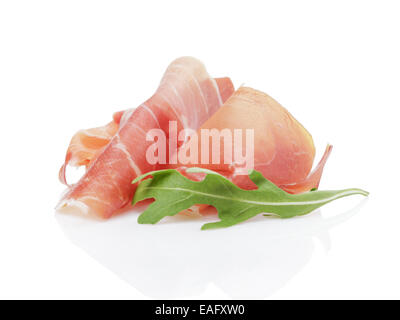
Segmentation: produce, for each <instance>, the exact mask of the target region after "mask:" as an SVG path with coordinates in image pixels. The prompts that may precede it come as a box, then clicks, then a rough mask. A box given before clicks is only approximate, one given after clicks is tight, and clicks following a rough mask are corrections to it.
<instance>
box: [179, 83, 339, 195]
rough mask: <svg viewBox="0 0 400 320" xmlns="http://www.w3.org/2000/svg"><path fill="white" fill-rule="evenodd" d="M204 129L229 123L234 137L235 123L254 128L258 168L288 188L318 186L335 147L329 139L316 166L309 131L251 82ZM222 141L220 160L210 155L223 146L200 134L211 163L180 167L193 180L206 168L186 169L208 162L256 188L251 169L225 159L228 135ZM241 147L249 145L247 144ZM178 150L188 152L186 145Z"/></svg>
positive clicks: (238, 182)
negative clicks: (241, 169)
mask: <svg viewBox="0 0 400 320" xmlns="http://www.w3.org/2000/svg"><path fill="white" fill-rule="evenodd" d="M203 129H209V130H212V129H218V130H220V131H222V130H227V129H228V130H230V131H231V136H232V137H233V136H234V130H235V129H241V130H242V132H245V130H246V129H252V130H254V169H256V170H257V171H260V172H261V173H262V174H263V176H264V177H265V178H267V179H268V180H270V181H271V182H273V183H274V184H276V185H277V186H278V187H280V188H281V189H283V190H285V191H287V192H289V193H302V192H305V191H310V190H311V189H314V188H318V185H319V182H320V179H321V176H322V172H323V168H324V165H325V163H326V161H327V159H328V157H329V154H330V152H331V150H332V146H329V145H328V146H327V148H326V151H325V153H324V155H323V157H322V159H321V161H320V163H319V164H318V165H317V167H316V168H315V169H314V170H313V171H311V169H312V166H313V162H314V157H315V147H314V142H313V139H312V137H311V135H310V133H309V132H308V131H307V130H306V129H305V128H304V127H303V126H302V125H301V124H300V123H299V122H298V121H297V120H296V119H295V118H294V117H293V116H292V115H291V114H290V113H289V112H288V111H287V110H286V109H285V108H284V107H282V106H281V105H280V104H279V103H278V102H277V101H276V100H274V99H273V98H271V97H270V96H269V95H267V94H265V93H263V92H261V91H258V90H255V89H252V88H248V87H240V88H239V89H238V90H237V91H236V92H235V93H234V94H233V95H232V96H231V97H230V98H229V99H228V100H227V101H226V102H225V104H224V105H223V106H222V107H221V108H220V109H219V110H218V111H217V112H216V113H215V114H214V115H213V116H212V117H211V118H210V119H208V120H207V121H206V122H205V123H204V124H203V125H202V126H201V127H200V128H199V130H198V134H197V136H198V137H201V136H202V135H201V130H203ZM244 136H245V135H244V134H243V137H244ZM220 141H221V143H220V145H219V148H220V150H219V151H220V152H219V153H220V159H219V161H218V164H215V163H214V164H213V163H212V159H211V155H212V154H213V153H215V152H216V151H218V150H215V147H216V145H215V144H211V143H210V141H205V140H204V139H203V140H202V139H201V138H199V139H198V144H199V145H198V147H197V149H198V150H203V149H207V148H208V149H209V150H208V154H209V155H210V159H209V164H202V163H201V161H200V159H199V160H198V163H197V164H182V165H179V164H178V165H177V166H176V167H177V168H179V170H180V171H181V172H183V173H184V174H185V175H187V176H188V177H189V178H191V179H193V180H200V179H202V174H196V173H186V170H185V169H186V168H188V167H203V168H206V169H212V170H214V171H217V172H219V173H221V174H222V175H224V176H226V177H227V178H229V179H230V180H232V181H233V182H234V183H235V184H236V185H237V186H239V187H241V188H243V189H255V188H257V186H256V185H255V184H254V183H253V182H252V181H251V180H250V179H249V177H248V175H247V174H242V173H241V174H238V172H239V169H240V168H242V167H243V165H240V166H239V165H238V164H237V163H235V162H234V161H232V162H226V161H225V158H224V157H225V153H224V150H225V149H224V139H223V138H221V140H220ZM243 142H244V138H243V140H242V143H243ZM189 143H190V141H189V142H188V143H187V144H189ZM235 143H236V144H235ZM205 144H206V147H204V145H205ZM237 146H238V145H237V141H233V149H234V148H236V147H237ZM242 150H245V146H243V148H242ZM179 152H185V145H183V146H182V148H181V150H180V151H179ZM243 152H244V151H243ZM200 156H201V154H200V155H199V157H200Z"/></svg>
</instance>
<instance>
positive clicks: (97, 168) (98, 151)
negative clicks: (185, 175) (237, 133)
mask: <svg viewBox="0 0 400 320" xmlns="http://www.w3.org/2000/svg"><path fill="white" fill-rule="evenodd" d="M233 91H234V88H233V84H232V82H231V80H230V79H229V78H221V79H213V78H210V76H209V75H208V73H207V71H206V69H205V67H204V66H203V64H202V63H201V62H200V61H198V60H197V59H194V58H191V57H183V58H179V59H177V60H175V61H174V62H172V63H171V64H170V66H169V67H168V68H167V70H166V72H165V74H164V77H163V78H162V80H161V83H160V85H159V87H158V89H157V91H156V93H155V94H154V95H153V96H152V97H151V98H150V99H148V100H147V101H145V102H144V103H143V104H141V105H140V106H139V107H138V108H136V109H134V110H133V109H132V110H126V111H124V112H122V113H121V112H120V113H117V114H115V115H114V119H113V121H112V122H111V123H109V124H108V125H106V126H105V127H102V128H95V129H90V130H86V131H82V132H79V133H78V134H77V135H76V136H74V138H73V139H72V141H71V145H70V147H69V149H68V152H67V156H66V162H65V164H64V165H63V167H62V168H61V170H60V179H61V180H62V181H63V182H66V179H65V168H66V165H67V164H68V163H69V164H74V165H85V166H87V171H86V173H85V174H84V176H83V177H82V178H81V179H80V180H79V181H78V182H77V183H76V184H74V185H73V186H71V187H70V189H69V190H68V191H67V193H66V194H65V196H64V197H63V198H62V199H61V201H60V202H59V204H58V206H57V209H58V210H61V211H74V212H80V213H84V214H91V215H95V216H98V217H101V218H109V217H111V216H112V215H113V214H114V213H116V212H117V211H118V210H119V209H121V208H123V207H125V206H126V205H127V204H128V203H129V202H130V200H131V199H132V196H133V194H134V191H135V185H132V184H131V181H132V180H133V179H134V178H135V177H137V176H138V175H141V174H143V173H146V172H148V171H151V170H155V169H157V166H156V165H154V164H150V163H149V162H148V161H147V160H146V157H145V155H146V150H147V148H148V147H149V145H150V144H152V142H150V141H146V134H147V132H148V131H149V130H151V129H161V130H162V131H163V132H165V133H166V136H167V137H168V136H169V122H170V121H176V123H177V129H178V132H179V130H182V129H192V130H197V129H198V128H199V127H200V125H201V124H203V123H204V122H205V121H206V120H207V119H209V118H210V117H211V116H212V115H213V114H214V113H215V112H216V111H217V110H218V109H219V108H220V106H221V105H222V104H223V103H224V102H225V101H226V100H227V98H228V97H229V96H230V95H231V94H232V93H233Z"/></svg>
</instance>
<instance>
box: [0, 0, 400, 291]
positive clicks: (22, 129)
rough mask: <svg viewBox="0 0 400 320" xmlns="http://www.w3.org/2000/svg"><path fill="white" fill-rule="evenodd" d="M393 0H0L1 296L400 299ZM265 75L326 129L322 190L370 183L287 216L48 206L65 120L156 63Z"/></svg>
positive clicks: (96, 107) (77, 124)
mask: <svg viewBox="0 0 400 320" xmlns="http://www.w3.org/2000/svg"><path fill="white" fill-rule="evenodd" d="M399 16H400V8H399V4H398V1H382V0H380V1H291V2H289V1H274V2H269V1H249V0H246V1H232V0H229V1H204V0H203V1H137V2H135V1H126V2H124V1H25V2H24V1H1V2H0V110H1V111H0V112H1V124H0V130H1V138H2V144H1V149H0V150H1V151H0V153H1V157H0V164H1V165H0V179H1V181H0V188H1V192H0V195H1V211H0V212H1V213H0V298H122V299H142V298H158V297H162V298H199V299H202V298H241V297H244V298H247V297H249V298H269V299H276V298H400V292H399V287H400V276H399V270H400V256H399V245H400V231H399V229H400V225H399V222H400V212H399V205H398V202H399V200H398V199H399V192H400V191H399V160H400V159H399V143H398V138H399V111H398V110H399V108H400V94H399V88H400V86H399V85H400V62H399V61H400V42H399V32H400V19H399ZM182 55H192V56H195V57H197V58H199V59H201V60H202V61H203V62H204V63H205V65H206V67H207V69H208V71H209V73H210V74H211V75H213V76H215V77H219V76H230V77H231V78H232V80H233V81H234V83H235V85H236V86H239V85H241V84H243V83H244V84H246V85H248V86H253V87H255V88H257V89H259V90H262V91H265V92H267V93H268V94H270V95H271V96H273V97H274V98H276V99H277V100H278V101H279V102H280V103H281V104H283V105H284V106H285V107H286V108H288V109H289V110H290V112H291V113H292V114H293V115H294V116H295V117H296V118H297V119H298V120H299V121H300V122H302V123H303V124H304V126H305V127H306V128H307V129H308V130H309V131H310V132H311V133H312V134H313V136H314V139H315V142H316V146H317V148H318V156H319V155H320V154H321V152H322V150H323V149H324V147H325V144H326V143H327V142H329V143H332V144H333V145H334V151H333V154H332V156H331V158H330V159H329V161H328V164H327V166H326V170H325V172H324V176H323V179H322V183H321V188H322V189H330V188H331V189H337V188H347V187H360V188H364V189H366V190H368V191H370V192H371V195H370V197H369V199H368V200H366V201H362V199H361V198H360V197H354V198H351V199H344V200H339V201H337V203H333V204H331V205H328V206H327V207H324V208H322V209H321V211H320V212H317V213H314V214H311V215H309V216H306V217H302V218H296V219H292V220H285V221H281V220H277V219H266V218H262V217H261V218H257V219H255V221H253V222H249V223H245V224H242V225H240V226H237V227H234V228H231V229H229V230H220V231H215V232H214V231H210V232H200V231H199V228H200V226H201V224H202V223H203V222H204V221H201V220H194V221H189V220H187V219H182V218H177V219H169V220H168V219H167V220H168V221H166V222H164V223H161V224H160V225H156V226H142V225H140V226H139V225H137V223H136V218H137V213H135V212H131V213H130V214H128V215H126V216H125V217H120V218H115V219H111V220H110V221H109V222H106V223H99V222H93V221H88V220H84V219H76V218H75V219H74V218H71V217H67V216H61V215H59V214H55V212H54V207H55V205H56V203H57V201H58V199H59V197H60V195H61V193H62V192H63V191H64V187H63V186H62V185H61V184H60V183H59V182H58V179H57V174H58V169H59V167H60V165H61V163H62V162H63V158H64V155H65V150H66V148H67V145H68V143H69V139H70V137H71V136H72V134H73V133H74V132H75V131H77V130H78V129H81V128H88V127H92V126H97V125H102V124H105V123H107V122H108V121H109V120H110V119H111V115H112V113H113V112H114V111H117V110H120V109H124V108H128V107H135V106H137V105H139V104H140V103H141V102H143V101H144V100H146V99H147V98H148V97H149V96H150V95H151V94H152V93H153V92H154V90H155V89H156V87H157V85H158V82H159V80H160V79H161V76H162V74H163V72H164V70H165V68H166V67H167V65H168V64H169V63H170V62H171V61H172V60H173V59H175V58H177V57H179V56H182Z"/></svg>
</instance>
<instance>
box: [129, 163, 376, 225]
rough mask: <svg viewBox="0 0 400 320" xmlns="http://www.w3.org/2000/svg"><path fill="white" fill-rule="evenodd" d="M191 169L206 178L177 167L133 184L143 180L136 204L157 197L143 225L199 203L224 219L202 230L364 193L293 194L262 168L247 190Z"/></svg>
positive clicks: (290, 213) (285, 215) (300, 211)
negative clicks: (192, 176)
mask: <svg viewBox="0 0 400 320" xmlns="http://www.w3.org/2000/svg"><path fill="white" fill-rule="evenodd" d="M188 171H189V172H203V173H205V174H206V177H205V178H204V180H202V181H192V180H190V179H188V178H186V177H184V176H183V175H182V174H181V173H179V172H178V171H177V170H174V169H167V170H160V171H153V172H149V173H147V174H144V175H142V176H140V177H137V178H136V179H135V180H134V181H133V182H132V183H137V182H139V181H140V180H142V179H144V178H146V177H148V176H152V178H149V179H145V180H143V181H142V182H141V183H140V184H139V186H138V188H137V189H136V193H135V196H134V198H133V200H132V203H133V204H135V203H137V202H139V201H141V200H144V199H149V198H154V199H155V201H154V202H153V203H152V204H150V205H149V207H148V208H147V209H146V210H145V211H144V212H143V213H142V214H141V215H140V216H139V219H138V222H139V223H142V224H155V223H157V222H159V221H160V220H161V219H163V218H164V217H166V216H173V215H176V214H177V213H179V212H181V211H182V210H185V209H188V208H190V207H191V206H193V205H195V204H209V205H212V206H214V207H215V208H216V209H217V210H218V217H219V219H220V221H218V222H214V223H207V224H205V225H203V227H202V230H206V229H214V228H220V227H230V226H233V225H235V224H237V223H240V222H243V221H245V220H248V219H250V218H252V217H254V216H256V215H258V214H260V213H269V214H275V215H277V216H279V217H281V218H291V217H294V216H300V215H305V214H307V213H310V212H311V211H314V210H315V209H317V208H319V207H321V206H323V205H324V204H327V203H329V202H331V201H333V200H336V199H339V198H342V197H346V196H350V195H355V194H360V195H363V196H368V192H366V191H364V190H361V189H345V190H335V191H312V192H306V193H302V194H296V195H293V194H289V193H287V192H285V191H283V190H282V189H280V188H278V187H277V186H276V185H274V184H273V183H272V182H270V181H269V180H267V179H265V178H264V176H263V175H262V174H261V173H260V172H258V171H255V170H253V171H251V172H250V173H249V177H250V179H251V180H252V181H253V182H254V183H255V184H256V185H257V186H258V189H256V190H243V189H241V188H239V187H237V186H236V185H235V184H233V183H232V182H231V181H229V180H228V179H226V178H225V177H223V176H222V175H220V174H218V173H216V172H214V171H211V170H205V169H200V168H191V169H188Z"/></svg>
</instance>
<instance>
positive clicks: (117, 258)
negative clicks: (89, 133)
mask: <svg viewBox="0 0 400 320" xmlns="http://www.w3.org/2000/svg"><path fill="white" fill-rule="evenodd" d="M365 201H366V200H363V201H361V202H360V203H359V204H358V205H357V206H356V207H354V208H353V209H352V210H350V211H348V212H346V213H342V214H339V215H336V216H334V217H332V218H323V217H322V216H321V213H320V212H319V211H317V212H315V213H313V214H310V215H308V216H304V217H297V218H293V219H288V220H282V219H278V218H272V217H268V218H266V217H263V216H259V217H256V218H254V219H253V220H251V221H249V222H247V223H243V224H241V225H238V226H235V227H232V228H228V229H220V230H212V231H200V230H199V229H200V226H201V225H202V224H203V223H204V222H207V221H205V220H211V219H213V220H215V217H209V218H197V219H193V218H188V217H184V216H179V217H172V218H169V219H165V221H163V222H161V223H159V224H158V225H155V226H153V225H139V224H138V223H137V217H138V213H137V212H129V213H126V214H124V215H121V216H118V217H115V218H113V219H110V220H109V221H106V222H104V221H93V220H89V219H84V218H80V217H75V216H69V215H63V214H57V215H56V218H57V221H58V222H59V224H60V226H61V228H62V229H63V231H64V232H65V234H66V235H67V237H68V238H70V239H71V241H72V242H73V243H74V244H76V245H77V246H79V247H81V248H82V249H84V250H85V251H86V252H87V253H88V254H89V255H90V256H92V257H93V258H95V259H96V260H97V261H99V262H100V263H101V264H103V265H104V266H106V267H107V268H108V269H110V270H111V271H113V272H114V273H116V274H117V275H118V276H119V277H121V278H122V279H124V280H125V281H127V282H128V283H130V284H131V285H132V286H134V287H135V288H136V289H138V290H139V291H141V292H142V293H143V294H145V295H146V296H148V297H151V298H186V297H187V298H190V296H193V295H199V294H201V293H202V292H203V291H204V290H205V288H206V287H207V285H208V284H209V283H211V282H213V283H214V284H215V285H217V286H218V287H220V288H221V289H222V290H223V291H224V292H225V293H226V294H228V295H229V296H230V297H232V298H265V297H267V296H268V295H270V294H272V293H273V292H275V291H277V290H278V289H280V288H281V287H283V286H284V285H285V284H286V283H287V282H288V281H289V280H290V279H291V278H292V277H293V276H295V275H296V274H297V273H298V272H299V271H300V270H301V269H302V268H303V267H304V266H305V265H306V264H307V262H308V261H309V260H310V259H311V257H312V254H313V251H314V249H315V243H314V240H313V238H314V237H317V238H318V239H320V240H321V241H322V243H323V244H324V246H325V247H326V248H329V245H330V237H329V229H331V228H333V227H334V226H336V225H337V224H340V223H342V222H344V221H346V220H347V219H349V218H350V217H351V216H353V215H354V214H356V213H357V212H358V210H359V209H360V208H361V206H362V205H363V204H364V203H365Z"/></svg>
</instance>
